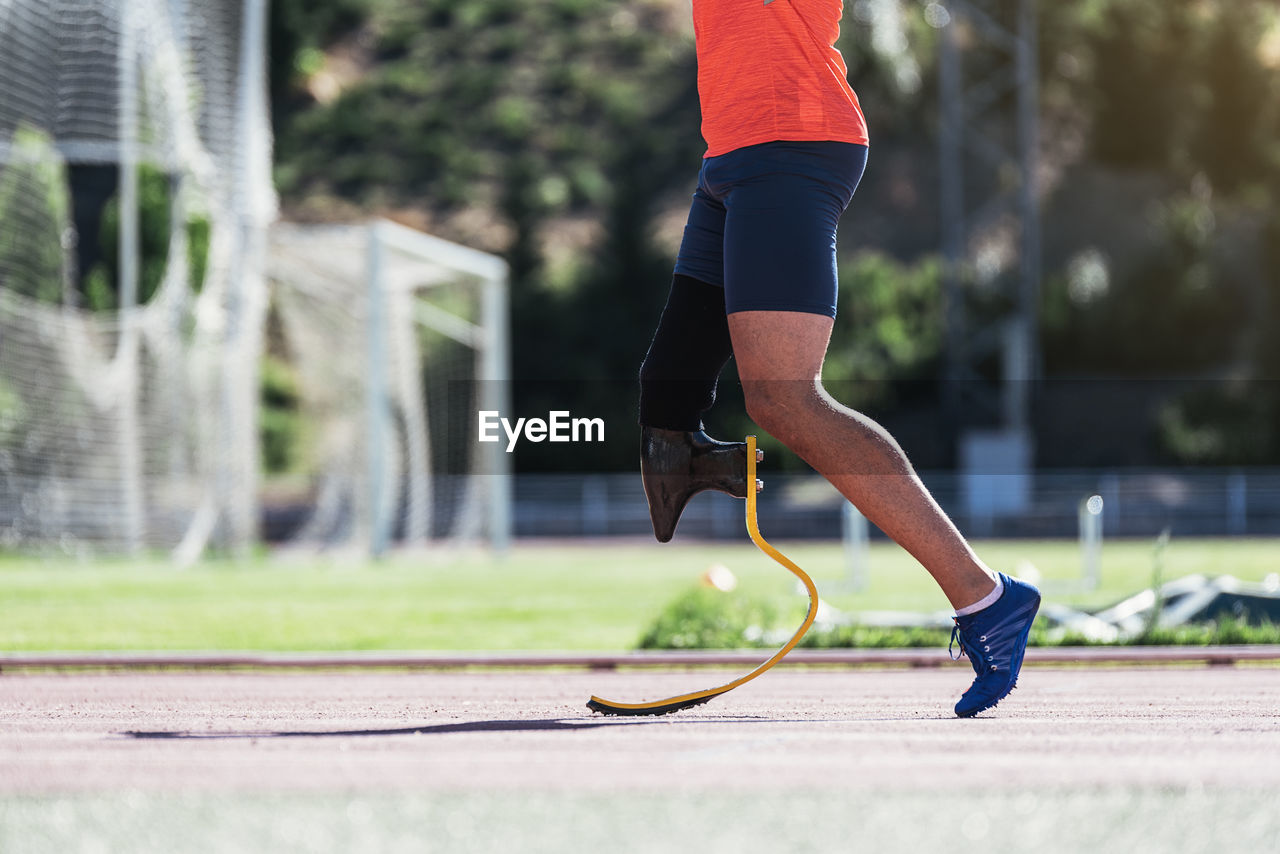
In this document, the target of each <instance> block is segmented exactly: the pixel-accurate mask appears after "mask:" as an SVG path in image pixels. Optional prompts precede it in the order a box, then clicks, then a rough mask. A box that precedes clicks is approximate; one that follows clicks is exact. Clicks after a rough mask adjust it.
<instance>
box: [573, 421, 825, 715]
mask: <svg viewBox="0 0 1280 854" xmlns="http://www.w3.org/2000/svg"><path fill="white" fill-rule="evenodd" d="M755 486H756V437H755V436H748V437H747V533H749V534H750V535H751V541H752V542H753V543H755V544H756V546H757V547H758V548H759V549H760V550H761V551H762V552H764V553H765V554H767V555H768V556H769V557H771V558H773V559H774V560H776V561H777V562H778V563H780V564H782V565H783V566H785V567H786V568H787V569H788V570H790V571H791V574H792V575H794V576H795V577H796V578H799V579H800V582H801V583H802V584H804V587H805V590H806V591H808V593H809V613H807V614H806V615H805V618H804V622H803V623H801V624H800V628H799V629H797V630H796V633H795V634H794V635H792V636H791V640H789V641H787V642H786V643H785V644H783V645H782V648H781V649H779V650H778V651H777V652H775V653H774V654H773V656H772V657H771V658H770V659H769V660H768V661H766V662H765V663H764V664H761V665H760V666H759V667H757V668H756V669H755V670H752V671H751V672H750V673H748V674H747V675H746V676H743V677H741V678H738V679H735V680H733V681H732V682H730V683H728V684H727V685H721V686H719V687H718V688H708V689H706V690H705V691H694V692H693V693H691V694H681V695H679V696H677V697H668V698H666V699H665V700H652V701H650V702H647V703H618V702H614V701H613V700H604V699H601V698H600V697H594V696H593V697H592V698H591V699H590V701H588V702H587V708H589V709H591V710H592V711H593V712H600V713H602V714H606V715H665V714H668V713H670V712H678V711H680V710H681V709H687V708H690V707H691V706H700V705H702V704H703V703H705V702H707V701H708V700H710V699H711V698H712V697H717V696H719V695H721V694H723V693H725V692H726V691H732V690H733V689H734V688H737V687H738V686H739V685H742V684H743V683H746V682H750V681H751V680H752V679H755V678H756V677H757V676H759V675H760V674H761V673H764V672H765V671H766V670H768V669H769V668H771V667H773V666H774V665H775V664H777V663H778V662H779V661H781V660H782V657H783V656H785V655H786V654H787V653H788V652H791V650H792V649H794V648H795V645H796V644H798V643H800V639H801V638H802V637H804V635H805V632H807V631H809V627H810V626H812V625H813V620H814V617H816V616H817V615H818V588H817V587H815V586H814V584H813V579H812V578H810V577H809V575H808V573H806V572H805V571H804V570H803V569H801V568H800V567H798V566H796V565H795V563H793V562H792V561H791V559H790V558H788V557H787V556H786V555H784V554H783V553H782V552H780V551H778V550H777V549H775V548H774V547H773V546H771V545H769V544H768V543H767V542H765V539H764V537H762V536H760V527H759V525H757V524H756V488H755Z"/></svg>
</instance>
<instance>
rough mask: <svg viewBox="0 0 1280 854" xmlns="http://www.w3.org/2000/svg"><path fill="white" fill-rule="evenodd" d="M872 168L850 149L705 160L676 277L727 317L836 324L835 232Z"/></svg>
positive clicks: (751, 149)
mask: <svg viewBox="0 0 1280 854" xmlns="http://www.w3.org/2000/svg"><path fill="white" fill-rule="evenodd" d="M866 165H867V147H866V146H865V145H855V144H853V143H847V142H766V143H762V144H760V145H751V146H747V147H746V148H739V149H737V150H735V151H730V152H728V153H727V154H721V155H719V156H717V157H708V158H706V159H705V160H703V161H702V170H701V171H700V172H699V173H698V189H697V190H696V191H695V192H694V194H693V206H692V207H691V208H690V209H689V221H688V223H687V224H686V225H685V228H684V239H683V240H682V241H681V243H680V254H679V255H678V256H677V257H676V269H675V271H676V273H679V274H681V275H685V276H690V277H692V278H694V279H698V280H700V281H703V282H707V283H709V284H712V285H717V286H719V287H722V288H724V298H725V311H726V312H727V313H729V314H733V313H734V312H737V311H801V312H806V313H808V314H825V315H826V316H828V317H835V316H836V290H837V278H836V225H837V224H838V223H839V221H840V215H841V214H842V213H844V210H845V208H847V207H848V206H849V201H850V200H851V199H852V198H853V192H854V190H856V189H857V188H858V181H859V180H861V178H862V171H863V169H864V168H866Z"/></svg>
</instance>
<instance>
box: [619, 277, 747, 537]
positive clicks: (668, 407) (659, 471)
mask: <svg viewBox="0 0 1280 854" xmlns="http://www.w3.org/2000/svg"><path fill="white" fill-rule="evenodd" d="M732 355H733V345H732V344H731V343H730V340H729V321H728V319H727V318H726V317H725V309H724V288H719V287H716V286H715V285H710V284H707V283H706V282H702V281H699V280H697V279H692V278H690V277H688V276H681V275H678V274H677V275H676V276H675V277H674V278H673V279H672V282H671V293H670V295H669V296H668V297H667V305H666V308H664V309H663V310H662V319H661V320H660V321H659V322H658V331H657V332H656V333H655V334H654V336H653V343H652V344H650V345H649V353H648V355H646V356H645V358H644V364H643V365H641V366H640V424H641V425H642V431H641V439H640V477H641V480H642V481H643V482H644V493H645V498H647V499H648V501H649V519H650V521H651V522H652V523H653V534H654V536H655V537H657V538H658V541H659V542H663V543H665V542H667V541H669V540H670V539H671V537H672V536H673V535H674V534H675V530H676V523H677V522H678V521H679V520H680V514H681V512H683V510H684V508H685V505H686V504H688V503H689V499H690V498H692V497H693V496H694V495H697V494H698V493H699V492H702V491H703V490H706V489H715V490H719V491H720V492H727V493H729V494H730V495H733V496H736V497H738V498H746V496H747V446H746V445H745V444H744V443H741V442H717V441H716V440H715V439H712V438H711V437H710V436H708V435H707V434H706V433H704V432H702V413H704V412H706V411H707V410H708V409H710V408H711V405H712V404H713V403H715V400H716V381H717V379H718V378H719V376H720V371H721V370H723V369H724V366H725V363H727V362H728V361H729V357H730V356H732Z"/></svg>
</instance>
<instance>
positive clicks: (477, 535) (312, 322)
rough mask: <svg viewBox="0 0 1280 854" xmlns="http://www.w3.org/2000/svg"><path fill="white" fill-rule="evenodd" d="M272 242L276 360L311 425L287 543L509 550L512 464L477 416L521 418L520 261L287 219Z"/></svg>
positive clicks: (289, 510)
mask: <svg viewBox="0 0 1280 854" xmlns="http://www.w3.org/2000/svg"><path fill="white" fill-rule="evenodd" d="M270 244H271V248H270V252H269V255H268V257H269V262H268V276H269V280H270V283H271V307H270V315H269V327H270V330H271V332H270V340H271V347H272V349H273V350H274V351H276V352H273V353H272V356H273V358H276V359H279V360H281V361H282V362H283V363H285V364H286V365H287V366H288V370H289V372H290V374H291V375H292V376H293V377H294V378H295V385H296V397H297V402H296V408H297V412H298V413H299V415H300V420H301V424H302V427H301V429H300V436H299V441H296V442H295V443H294V445H295V446H296V448H297V454H296V459H295V460H294V461H293V462H292V464H291V465H290V466H289V467H288V471H287V472H286V473H285V475H286V476H285V477H284V478H283V479H282V482H283V487H282V488H279V489H272V490H269V498H268V504H269V506H268V508H267V515H268V517H269V518H271V517H273V516H274V517H275V518H278V519H280V522H279V530H277V531H276V532H275V534H274V538H276V539H279V540H286V541H289V542H291V543H294V544H297V545H301V546H305V547H309V548H321V549H342V548H353V549H355V550H358V551H362V552H363V551H369V552H371V553H373V554H375V555H377V554H380V553H382V552H384V551H385V550H387V549H388V548H389V547H390V546H391V545H393V544H395V545H397V546H401V547H404V546H408V547H413V546H415V545H417V546H420V545H423V544H426V543H427V542H434V543H436V544H437V545H438V544H440V543H442V542H454V543H458V542H474V541H477V540H481V539H484V540H487V541H488V542H489V543H491V544H493V545H495V546H497V547H499V548H501V547H502V546H504V545H505V543H506V541H507V540H508V538H509V537H510V528H511V517H510V510H509V507H510V502H511V496H510V477H509V464H508V462H507V460H508V457H507V455H506V454H505V453H503V451H502V450H501V448H499V447H498V446H497V445H496V444H492V443H486V444H481V443H479V442H478V441H477V440H476V430H477V428H476V419H477V415H478V413H479V412H480V411H481V410H484V409H490V410H499V411H503V410H506V409H508V407H507V406H506V403H507V400H506V397H507V328H506V327H507V294H506V277H507V268H506V264H505V263H504V262H503V261H502V260H501V259H500V258H497V257H495V256H492V255H487V254H485V253H482V252H477V251H475V250H472V249H468V248H466V247H462V246H458V245H456V244H453V243H449V242H447V241H444V240H441V239H439V238H436V237H433V236H431V235H427V234H423V233H421V232H417V231H414V230H412V229H409V228H405V227H403V226H400V225H397V224H395V223H391V222H387V221H377V222H374V223H371V224H369V225H317V226H307V225H294V224H284V223H281V224H277V225H276V226H274V227H273V228H272V231H271V241H270ZM289 484H293V486H292V488H290V487H289Z"/></svg>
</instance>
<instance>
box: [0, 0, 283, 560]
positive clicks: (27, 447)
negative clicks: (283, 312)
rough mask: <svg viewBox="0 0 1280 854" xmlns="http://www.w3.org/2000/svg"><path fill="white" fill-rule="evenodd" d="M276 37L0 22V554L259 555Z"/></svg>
mask: <svg viewBox="0 0 1280 854" xmlns="http://www.w3.org/2000/svg"><path fill="white" fill-rule="evenodd" d="M266 15H267V0H219V2H195V0H6V2H4V3H3V4H0V548H21V549H24V550H37V551H39V550H42V549H51V550H59V551H64V552H70V553H83V552H98V551H113V552H121V551H123V552H128V553H137V552H140V551H143V550H176V551H177V552H178V553H179V555H181V556H182V558H183V559H184V560H189V559H193V558H194V557H196V556H198V555H200V554H201V553H202V552H203V551H204V550H205V549H206V548H208V547H210V546H213V547H217V548H220V549H223V550H227V551H230V552H238V551H244V550H246V549H247V548H248V547H249V546H250V545H251V544H252V543H253V542H255V541H256V538H257V523H258V499H257V496H258V471H259V462H258V457H259V454H258V425H257V415H258V371H259V363H260V354H261V350H262V337H263V317H264V312H265V307H266V297H265V295H266V286H265V279H264V276H263V267H264V263H265V248H266V233H267V232H266V229H267V225H268V224H269V223H270V222H271V220H272V219H274V214H275V197H274V194H273V191H272V187H271V182H270V163H271V138H270V126H269V122H268V108H267V99H266V71H265V30H266Z"/></svg>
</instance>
